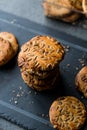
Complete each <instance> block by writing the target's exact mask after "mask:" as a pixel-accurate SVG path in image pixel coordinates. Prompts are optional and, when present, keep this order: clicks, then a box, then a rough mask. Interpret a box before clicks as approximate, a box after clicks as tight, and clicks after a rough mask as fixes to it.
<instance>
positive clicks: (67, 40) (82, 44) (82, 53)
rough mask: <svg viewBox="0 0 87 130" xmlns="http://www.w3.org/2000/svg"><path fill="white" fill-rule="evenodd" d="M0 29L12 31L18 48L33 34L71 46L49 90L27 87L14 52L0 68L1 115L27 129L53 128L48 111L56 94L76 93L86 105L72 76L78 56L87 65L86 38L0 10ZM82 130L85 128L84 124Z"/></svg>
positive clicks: (85, 129)
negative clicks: (53, 86) (11, 57)
mask: <svg viewBox="0 0 87 130" xmlns="http://www.w3.org/2000/svg"><path fill="white" fill-rule="evenodd" d="M0 31H9V32H12V33H14V34H15V36H16V37H17V39H18V42H19V50H20V47H21V45H22V44H23V43H25V42H26V41H28V40H29V39H31V38H32V37H33V36H36V35H51V36H53V37H55V38H56V39H58V40H59V41H60V42H62V44H63V45H64V46H66V47H67V45H68V46H69V47H70V48H69V49H68V52H67V53H66V55H65V58H64V60H63V61H62V62H61V64H60V71H61V81H60V84H58V87H56V88H55V89H54V90H52V91H49V92H48V91H47V92H36V91H35V90H32V89H31V88H29V87H27V85H26V84H25V83H24V82H23V80H22V78H21V75H20V70H19V68H18V65H17V55H16V56H15V57H14V58H13V59H12V60H11V61H10V62H9V63H8V64H7V65H5V66H3V67H1V68H0V117H2V118H5V119H7V120H9V121H11V122H13V123H15V124H18V125H20V126H21V127H23V128H26V129H29V130H53V128H52V126H51V124H50V122H49V115H48V113H49V108H50V105H51V103H52V102H53V101H54V100H55V99H56V98H57V97H59V96H66V95H71V96H75V97H77V98H79V99H80V100H81V101H82V102H83V103H84V104H85V105H87V100H86V99H85V98H84V97H83V96H82V95H81V94H80V93H79V92H78V91H77V90H76V88H75V83H74V80H75V75H76V74H77V72H78V71H79V70H80V69H81V68H82V64H81V63H80V62H79V59H81V60H82V61H84V64H85V65H87V41H84V40H81V39H78V38H76V37H72V36H69V35H67V34H64V33H63V32H59V31H58V30H53V29H52V28H48V27H45V26H42V25H39V24H36V23H34V22H32V21H29V20H27V19H23V18H19V17H17V16H13V15H11V14H7V13H5V12H2V11H0ZM69 65H70V66H69ZM86 107H87V106H86ZM86 109H87V108H86ZM83 130H87V125H85V126H84V128H83Z"/></svg>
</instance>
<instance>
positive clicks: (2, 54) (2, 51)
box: [0, 37, 13, 66]
mask: <svg viewBox="0 0 87 130" xmlns="http://www.w3.org/2000/svg"><path fill="white" fill-rule="evenodd" d="M12 54H13V48H12V46H11V44H10V43H9V41H7V40H4V39H3V38H1V37H0V66H2V65H5V64H6V63H7V62H8V61H9V60H10V59H11V58H12Z"/></svg>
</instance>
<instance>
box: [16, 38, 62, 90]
mask: <svg viewBox="0 0 87 130" xmlns="http://www.w3.org/2000/svg"><path fill="white" fill-rule="evenodd" d="M63 57H64V48H63V46H62V45H61V44H60V43H59V42H58V41H57V40H56V39H54V38H52V37H50V36H36V37H34V38H32V39H31V40H29V41H28V42H27V43H25V44H23V45H22V47H21V51H20V52H19V55H18V66H19V67H20V71H21V76H22V78H23V80H24V82H25V83H26V84H27V85H28V86H29V87H31V88H33V89H35V90H38V91H43V90H48V89H52V88H53V87H54V86H55V85H54V84H55V82H56V80H58V79H59V75H60V73H59V63H60V62H61V61H62V59H63Z"/></svg>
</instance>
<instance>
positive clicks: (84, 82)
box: [75, 66, 87, 98]
mask: <svg viewBox="0 0 87 130" xmlns="http://www.w3.org/2000/svg"><path fill="white" fill-rule="evenodd" d="M75 84H76V87H77V89H78V90H79V91H80V92H81V93H83V95H84V96H85V97H86V98H87V66H85V67H83V68H82V69H81V70H80V71H79V72H78V73H77V75H76V77H75Z"/></svg>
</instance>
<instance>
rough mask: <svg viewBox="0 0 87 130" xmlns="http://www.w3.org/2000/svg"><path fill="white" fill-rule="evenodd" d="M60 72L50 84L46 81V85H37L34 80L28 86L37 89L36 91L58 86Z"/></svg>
mask: <svg viewBox="0 0 87 130" xmlns="http://www.w3.org/2000/svg"><path fill="white" fill-rule="evenodd" d="M59 76H60V75H59V74H57V75H56V76H55V77H54V78H53V80H52V81H51V82H50V84H47V83H46V82H45V83H44V85H36V84H34V83H32V81H30V82H28V84H27V85H28V86H29V87H31V88H32V89H35V90H36V91H46V90H51V89H53V88H55V87H56V83H58V81H59ZM26 83H27V82H26Z"/></svg>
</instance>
